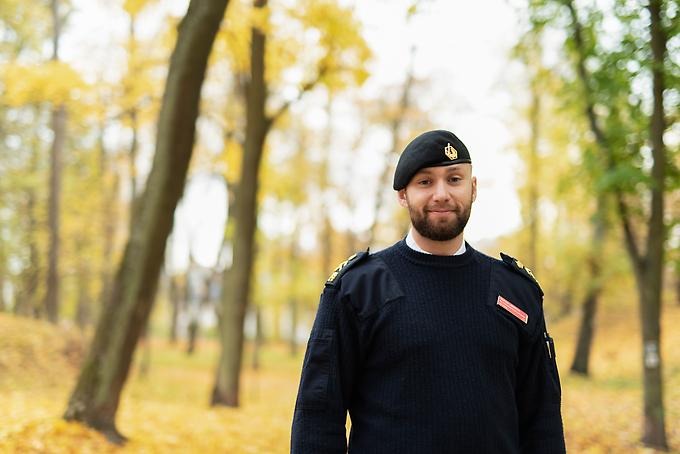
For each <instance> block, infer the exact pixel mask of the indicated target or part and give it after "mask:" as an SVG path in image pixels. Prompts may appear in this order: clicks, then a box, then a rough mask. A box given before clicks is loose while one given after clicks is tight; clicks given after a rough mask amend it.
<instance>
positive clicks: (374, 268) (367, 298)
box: [325, 250, 403, 317]
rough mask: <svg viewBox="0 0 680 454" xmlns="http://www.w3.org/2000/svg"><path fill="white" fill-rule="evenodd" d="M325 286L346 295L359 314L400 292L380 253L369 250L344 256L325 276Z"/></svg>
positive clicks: (365, 314) (394, 297)
mask: <svg viewBox="0 0 680 454" xmlns="http://www.w3.org/2000/svg"><path fill="white" fill-rule="evenodd" d="M325 290H328V291H332V292H337V294H339V295H341V296H343V297H347V300H348V301H350V303H351V304H352V306H353V307H354V310H355V312H356V313H357V315H359V316H360V317H363V316H368V315H371V314H372V313H374V312H375V311H377V310H379V309H380V307H382V306H383V305H384V304H385V303H386V302H388V301H392V300H394V299H396V298H398V297H400V296H402V295H403V292H402V291H401V288H400V286H399V284H398V283H397V281H396V279H395V278H394V276H393V275H392V272H391V271H390V270H389V269H388V267H387V265H386V264H385V262H384V261H383V260H382V259H381V258H380V255H379V254H372V253H370V252H369V251H368V250H367V251H361V252H357V253H355V254H352V255H351V256H350V257H348V258H347V259H345V260H343V261H342V262H341V263H340V264H339V265H338V266H337V267H336V268H335V270H333V272H332V273H331V275H330V276H329V277H328V279H327V280H326V283H325Z"/></svg>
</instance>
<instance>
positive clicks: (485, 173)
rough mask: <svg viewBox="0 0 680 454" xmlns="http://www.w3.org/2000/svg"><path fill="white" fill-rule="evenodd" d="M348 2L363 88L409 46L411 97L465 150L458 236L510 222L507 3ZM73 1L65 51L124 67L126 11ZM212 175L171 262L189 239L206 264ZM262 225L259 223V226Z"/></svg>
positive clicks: (152, 19) (143, 154)
mask: <svg viewBox="0 0 680 454" xmlns="http://www.w3.org/2000/svg"><path fill="white" fill-rule="evenodd" d="M347 3H349V4H354V5H355V8H356V10H357V13H358V16H359V17H360V19H361V20H362V22H363V24H364V34H365V37H366V40H367V41H368V43H369V45H370V46H371V48H372V50H373V52H374V59H373V61H372V63H371V65H370V68H369V72H370V74H371V76H370V78H369V79H368V81H367V82H366V84H365V85H364V87H362V91H364V92H366V93H371V94H372V95H373V96H376V94H379V93H380V92H381V91H382V90H384V89H385V87H388V86H398V85H399V84H401V83H403V80H404V78H405V77H406V71H407V66H408V64H409V59H410V50H411V48H412V47H414V48H415V52H416V55H415V76H416V78H420V79H423V80H427V85H426V89H425V90H420V92H419V94H420V95H419V98H418V100H417V102H418V103H419V104H420V105H421V106H422V108H423V110H424V111H426V112H429V114H430V116H431V118H432V120H433V122H434V125H435V127H438V128H443V129H450V130H452V131H453V132H455V133H456V134H457V135H458V136H460V137H461V139H462V140H463V141H464V142H465V144H466V145H467V146H468V148H469V149H470V152H471V155H472V159H473V165H474V172H475V174H476V175H477V177H478V180H479V184H480V191H479V196H478V199H477V203H476V204H475V206H474V208H473V213H472V217H471V219H470V223H469V225H468V228H467V230H466V239H467V240H469V241H471V242H473V243H477V242H479V241H482V240H484V239H492V238H495V237H497V236H498V235H502V234H504V233H507V232H509V231H511V230H513V229H516V228H517V227H519V224H520V214H519V202H518V200H517V196H516V193H515V186H516V185H515V183H516V182H517V181H518V178H517V175H518V172H519V171H520V165H521V163H519V162H518V160H517V157H516V154H515V153H514V151H513V149H512V146H513V140H515V139H516V137H517V135H518V134H519V133H521V131H519V130H518V129H520V128H521V124H522V122H521V121H519V120H516V119H514V118H513V117H514V116H515V115H516V110H515V111H514V113H513V110H512V109H513V107H516V104H517V103H518V102H520V100H521V98H522V92H523V88H522V86H521V85H520V82H519V80H520V73H519V71H520V69H519V67H518V66H517V65H516V63H511V61H510V57H509V53H510V48H511V46H512V45H513V43H515V42H516V40H517V36H518V35H519V33H520V30H519V26H518V20H517V14H516V12H515V10H514V9H513V7H512V6H511V5H510V4H509V2H507V1H504V0H488V1H485V2H464V1H447V0H439V1H433V0H429V1H421V2H420V3H419V5H418V7H417V10H416V13H415V14H414V15H412V16H411V17H410V18H407V11H408V9H409V6H410V5H411V4H412V3H413V2H412V1H410V0H398V1H387V0H377V1H371V2H351V1H348V2H347ZM74 4H75V9H76V13H74V14H73V15H72V17H71V18H70V23H71V26H70V27H68V35H67V36H65V38H64V52H63V58H64V60H66V61H68V62H70V63H71V64H73V65H74V66H75V67H76V68H78V69H79V70H80V71H81V72H82V73H83V74H84V75H85V77H89V78H91V79H92V81H93V82H94V81H96V80H97V79H98V78H103V79H105V80H115V79H116V78H117V76H118V74H116V73H117V72H120V71H123V70H124V67H125V65H124V61H125V52H124V49H123V48H122V47H121V43H122V42H124V40H125V37H126V34H127V28H126V27H127V19H126V17H125V16H124V15H122V13H121V11H120V10H119V9H117V7H115V6H112V5H110V4H108V3H107V2H104V1H101V0H97V1H85V0H74ZM186 4H187V2H186V1H181V0H176V1H172V2H159V3H158V4H157V5H154V6H151V7H147V8H146V9H145V10H144V11H143V12H142V13H141V14H140V16H139V18H138V19H137V33H138V35H139V36H140V37H141V38H143V37H148V36H154V34H155V33H157V32H158V29H159V27H160V23H159V20H158V19H159V18H160V17H162V16H163V15H164V14H165V13H168V12H171V13H172V14H176V15H177V16H181V15H182V14H184V12H185V11H186ZM118 16H120V17H118ZM104 62H107V64H104ZM103 68H106V69H105V70H104V69H103ZM423 93H424V94H423ZM336 121H337V120H336ZM340 121H341V120H340ZM382 139H384V140H381V137H380V136H378V137H377V139H375V140H371V141H369V142H368V143H367V144H366V145H365V146H368V147H382V148H387V147H388V146H389V138H388V137H386V136H385V137H382ZM108 140H109V141H110V142H111V143H113V144H115V143H126V141H128V140H129V138H128V137H125V136H121V137H119V136H117V135H116V134H115V133H114V134H111V133H110V134H109V137H108ZM152 140H153V137H148V140H147V141H146V143H144V141H142V144H141V150H140V155H139V162H138V165H139V170H140V173H141V174H145V173H146V172H147V171H148V167H149V166H150V161H151V159H150V156H151V153H152V149H153V148H152ZM369 151H370V150H369ZM369 155H370V153H369ZM379 167H380V164H377V165H373V166H372V165H371V162H367V163H366V165H365V168H364V169H362V170H361V172H366V175H365V177H366V178H367V179H369V181H370V180H371V179H375V178H377V175H378V174H379V172H380V169H379ZM219 184H220V183H219V182H218V181H216V180H208V181H204V182H201V183H198V184H192V183H190V184H189V185H188V187H187V192H186V194H185V198H184V199H183V201H182V203H181V205H180V207H179V208H178V213H177V217H176V226H175V233H174V241H175V242H176V243H175V244H174V246H173V256H176V259H175V260H173V262H175V263H176V265H177V266H179V267H183V265H184V261H185V259H186V257H188V248H189V246H190V245H189V243H190V242H191V243H192V244H191V248H192V250H193V253H194V255H195V258H196V259H197V260H198V261H199V262H200V263H202V264H204V265H208V266H209V265H212V264H213V263H214V260H215V259H216V257H217V249H218V248H219V244H220V241H221V237H222V228H223V223H224V219H225V214H226V213H225V202H224V200H225V193H224V190H223V189H222V190H221V189H220V188H219V187H216V186H219ZM395 200H396V199H395ZM395 203H396V202H395ZM370 206H371V205H366V215H365V216H362V215H360V216H357V217H355V218H354V219H353V220H352V221H346V222H357V221H356V219H359V220H361V219H363V218H366V219H368V218H369V217H370ZM265 219H266V218H265ZM263 222H266V220H265V221H263ZM358 222H360V221H358ZM358 227H359V228H362V227H365V226H358ZM262 228H263V229H265V230H266V229H267V225H266V224H265V225H262ZM310 244H311V243H310Z"/></svg>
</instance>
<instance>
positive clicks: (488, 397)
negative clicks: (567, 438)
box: [291, 130, 565, 454]
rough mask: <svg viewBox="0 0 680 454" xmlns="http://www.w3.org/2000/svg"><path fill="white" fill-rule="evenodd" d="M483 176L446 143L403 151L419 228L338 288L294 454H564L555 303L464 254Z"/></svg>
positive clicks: (361, 258) (518, 278)
mask: <svg viewBox="0 0 680 454" xmlns="http://www.w3.org/2000/svg"><path fill="white" fill-rule="evenodd" d="M471 162H472V161H471V159H470V154H469V152H468V150H467V148H466V147H465V145H464V144H463V143H462V142H461V141H460V140H459V139H458V137H456V136H455V135H454V134H453V133H451V132H448V131H441V130H440V131H429V132H426V133H424V134H422V135H420V136H418V137H417V138H415V139H414V140H413V141H412V142H411V143H410V144H409V145H408V146H407V147H406V148H405V149H404V151H403V153H402V155H401V157H400V159H399V163H398V164H397V168H396V171H395V174H394V185H393V187H394V189H395V190H396V191H398V192H397V194H398V200H399V203H400V205H402V206H403V207H405V208H407V209H408V211H409V215H410V217H411V225H412V228H411V230H410V232H409V234H408V236H407V237H406V239H404V240H402V241H399V242H398V243H396V244H394V245H393V246H391V247H389V248H387V249H384V250H382V251H380V252H377V253H375V254H371V255H369V254H368V253H366V252H362V253H359V254H357V255H355V256H353V257H351V258H350V259H348V260H347V261H345V262H344V263H343V264H341V265H340V266H339V267H338V268H337V269H336V271H335V272H333V274H331V276H330V277H329V279H328V281H327V282H326V285H325V288H324V291H323V294H322V295H321V301H320V303H319V309H318V313H317V316H316V319H315V321H314V326H313V328H312V332H311V335H310V339H309V343H308V346H307V352H306V354H305V359H304V364H303V369H302V378H301V381H300V389H299V392H298V397H297V402H296V405H295V415H294V419H293V429H292V442H291V451H292V452H293V453H294V454H302V453H305V454H307V453H315V454H317V453H324V454H325V453H344V452H347V450H348V449H349V452H350V453H367V454H374V453H391V454H396V453H427V454H431V453H474V454H477V453H541V454H550V453H564V452H565V444H564V434H563V430H562V418H561V415H560V399H561V391H560V384H559V376H558V373H557V365H556V363H555V349H554V345H553V342H552V339H551V338H550V337H549V336H548V333H547V331H546V327H545V321H544V317H543V309H542V296H543V292H542V291H541V288H540V287H539V285H538V283H537V282H536V281H535V279H534V278H533V274H532V273H531V272H530V271H529V270H528V269H527V268H525V267H524V266H523V265H522V264H521V263H520V262H518V261H517V260H515V259H513V258H511V257H509V256H507V255H504V254H501V256H502V260H496V259H493V258H491V257H488V256H486V255H484V254H482V253H481V252H479V251H476V250H475V249H473V248H472V247H471V246H470V245H469V244H467V243H465V241H464V240H463V230H464V228H465V225H466V223H467V221H468V218H469V217H470V210H471V207H472V203H473V202H474V201H475V198H476V196H477V180H476V178H475V177H473V176H472V164H471ZM347 412H349V415H350V418H351V425H352V428H351V433H350V437H349V446H348V445H347V440H346V438H345V422H346V415H347Z"/></svg>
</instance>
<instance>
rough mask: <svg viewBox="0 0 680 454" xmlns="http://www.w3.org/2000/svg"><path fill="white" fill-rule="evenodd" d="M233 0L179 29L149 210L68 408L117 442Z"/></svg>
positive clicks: (200, 1) (201, 10)
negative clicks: (205, 88)
mask: <svg viewBox="0 0 680 454" xmlns="http://www.w3.org/2000/svg"><path fill="white" fill-rule="evenodd" d="M227 3H228V0H212V1H207V0H191V2H190V3H189V8H188V11H187V14H186V16H185V17H184V19H183V20H182V22H181V23H180V25H179V29H178V37H177V43H176V46H175V50H174V51H173V54H172V57H171V59H170V67H169V71H168V78H167V82H166V88H165V94H164V98H163V103H162V106H161V112H160V115H159V121H158V134H157V138H156V154H155V156H154V162H153V166H152V168H151V173H150V174H149V179H148V183H147V185H146V190H145V191H144V195H143V196H142V197H141V205H142V209H141V210H140V212H139V213H140V215H139V216H138V217H137V218H136V222H135V224H134V225H133V228H132V230H131V232H130V238H129V240H128V243H127V246H126V248H125V252H124V255H123V260H122V262H121V265H120V268H119V269H118V273H117V275H116V279H115V281H114V283H113V286H112V292H111V295H110V297H109V299H108V301H107V304H106V306H105V307H104V310H103V312H102V315H101V317H100V319H99V323H98V326H97V330H96V332H95V335H94V339H93V342H92V345H91V347H90V352H89V353H88V356H87V358H86V359H85V362H84V363H83V367H82V369H81V372H80V376H79V377H78V382H77V384H76V386H75V389H74V390H73V393H72V394H71V397H70V399H69V402H68V407H67V409H66V412H65V414H64V417H65V418H66V419H67V420H77V421H81V422H83V423H85V424H87V425H89V426H91V427H93V428H95V429H97V430H99V431H101V432H103V433H104V434H105V435H106V436H107V437H108V438H109V439H110V440H111V441H114V442H118V443H121V442H123V441H124V440H125V438H124V437H123V436H122V435H121V434H120V433H119V432H118V430H117V428H116V425H115V416H116V412H117V410H118V405H119V402H120V395H121V392H122V389H123V386H124V384H125V381H126V379H127V375H128V371H129V368H130V363H131V360H132V355H133V352H134V350H135V346H136V345H137V342H138V340H139V336H140V333H141V331H142V329H143V328H144V326H145V325H146V322H147V320H148V317H149V313H150V311H151V306H152V303H153V301H154V295H155V291H156V286H157V283H158V276H159V273H160V270H161V266H162V263H163V258H164V254H165V247H166V242H167V238H168V235H169V233H170V231H171V229H172V223H173V216H174V211H175V208H176V206H177V202H178V201H179V198H180V197H181V195H182V192H183V190H184V183H185V180H186V174H187V170H188V167H189V161H190V158H191V153H192V148H193V144H194V135H195V127H196V118H197V116H198V107H199V100H200V93H201V86H202V84H203V79H204V77H205V70H206V66H207V61H208V56H209V54H210V50H211V49H212V45H213V41H214V39H215V35H216V34H217V31H218V29H219V26H220V22H221V21H222V17H223V16H224V11H225V9H226V7H227Z"/></svg>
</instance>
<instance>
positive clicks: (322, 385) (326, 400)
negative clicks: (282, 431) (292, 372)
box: [291, 286, 359, 454]
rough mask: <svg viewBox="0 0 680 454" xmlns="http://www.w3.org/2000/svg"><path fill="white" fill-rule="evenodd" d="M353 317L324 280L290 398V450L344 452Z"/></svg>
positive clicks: (299, 453) (353, 358)
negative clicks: (292, 402) (295, 391)
mask: <svg viewBox="0 0 680 454" xmlns="http://www.w3.org/2000/svg"><path fill="white" fill-rule="evenodd" d="M358 345H359V341H358V321H357V318H356V316H355V314H354V311H353V310H352V307H351V305H350V304H349V302H347V301H342V298H341V296H340V292H339V290H338V289H337V288H336V287H331V286H327V287H326V288H325V289H324V292H323V293H322V295H321V301H320V303H319V308H318V311H317V314H316V318H315V320H314V325H313V327H312V332H311V334H310V337H309V342H308V344H307V351H306V352H305V358H304V362H303V365H302V376H301V379H300V386H299V389H298V395H297V400H296V402H295V412H294V415H293V427H292V433H291V453H292V454H312V453H328V454H333V453H345V452H346V451H347V439H346V435H345V434H346V428H345V423H346V420H347V409H348V406H349V399H350V395H351V392H352V387H353V384H354V376H355V372H356V370H357V362H358V357H359V353H358V352H359V347H358Z"/></svg>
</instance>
